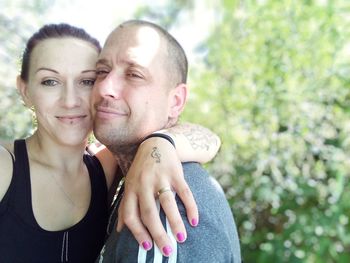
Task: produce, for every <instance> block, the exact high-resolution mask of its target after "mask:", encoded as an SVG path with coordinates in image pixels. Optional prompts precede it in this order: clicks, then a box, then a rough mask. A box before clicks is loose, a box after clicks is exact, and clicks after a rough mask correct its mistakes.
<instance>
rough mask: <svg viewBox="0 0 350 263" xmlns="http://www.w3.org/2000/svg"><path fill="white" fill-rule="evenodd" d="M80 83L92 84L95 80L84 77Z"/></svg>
mask: <svg viewBox="0 0 350 263" xmlns="http://www.w3.org/2000/svg"><path fill="white" fill-rule="evenodd" d="M81 84H83V85H84V86H93V85H94V84H95V80H94V79H84V80H82V81H81Z"/></svg>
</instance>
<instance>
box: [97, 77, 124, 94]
mask: <svg viewBox="0 0 350 263" xmlns="http://www.w3.org/2000/svg"><path fill="white" fill-rule="evenodd" d="M94 89H96V92H98V93H99V94H100V96H102V97H110V98H113V99H120V97H121V93H122V89H123V85H122V80H121V79H120V77H119V76H118V74H116V72H114V71H111V72H109V73H108V75H107V76H106V77H105V78H104V79H102V80H100V81H99V80H98V79H97V80H96V82H95V87H94Z"/></svg>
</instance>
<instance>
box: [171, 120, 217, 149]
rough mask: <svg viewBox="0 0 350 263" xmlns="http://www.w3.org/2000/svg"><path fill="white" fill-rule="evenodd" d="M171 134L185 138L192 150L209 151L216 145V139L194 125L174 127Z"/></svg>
mask: <svg viewBox="0 0 350 263" xmlns="http://www.w3.org/2000/svg"><path fill="white" fill-rule="evenodd" d="M170 130H171V133H172V134H173V135H174V136H176V135H179V134H182V135H184V136H185V137H186V139H187V140H188V142H189V143H190V145H191V147H192V148H193V149H194V150H198V149H201V150H203V149H205V150H207V151H208V150H209V148H210V147H211V146H212V145H215V146H216V145H218V143H219V142H218V141H217V137H216V136H215V134H213V133H212V132H211V131H210V130H209V129H207V128H205V127H203V126H200V125H196V124H181V125H179V126H174V127H172V128H171V129H170Z"/></svg>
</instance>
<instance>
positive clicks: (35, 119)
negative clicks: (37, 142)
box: [29, 106, 38, 128]
mask: <svg viewBox="0 0 350 263" xmlns="http://www.w3.org/2000/svg"><path fill="white" fill-rule="evenodd" d="M29 109H30V110H31V111H32V124H33V126H34V128H36V127H37V126H38V120H37V118H36V114H35V107H34V106H31V107H30V108H29Z"/></svg>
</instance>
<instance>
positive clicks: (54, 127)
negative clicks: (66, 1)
mask: <svg viewBox="0 0 350 263" xmlns="http://www.w3.org/2000/svg"><path fill="white" fill-rule="evenodd" d="M99 53H100V47H99V44H98V42H97V41H96V40H94V39H93V38H91V37H90V36H89V35H87V34H86V33H85V32H84V31H83V30H81V29H77V28H73V27H71V26H68V25H49V26H46V27H44V28H42V29H41V31H39V32H38V33H37V34H36V35H34V36H33V37H32V38H31V39H30V40H29V41H28V43H27V48H26V51H25V53H24V56H23V61H22V71H21V76H20V77H19V78H18V80H17V86H18V88H19V91H20V93H21V95H22V98H23V100H24V102H25V104H26V105H27V106H28V107H33V106H34V111H35V114H36V116H37V123H38V127H37V130H36V132H35V133H34V135H32V136H31V137H29V138H27V139H26V140H17V141H15V143H14V144H13V145H9V146H8V147H7V149H5V148H2V149H1V151H0V166H1V167H2V175H1V176H0V200H1V201H0V257H1V258H0V259H1V262H93V261H94V260H95V258H96V256H97V254H98V253H99V250H100V249H101V247H102V245H103V241H104V236H105V229H106V227H107V225H108V230H109V231H108V233H110V234H109V236H108V238H107V240H106V242H105V245H104V246H103V248H102V250H101V253H100V256H99V258H98V262H136V261H138V260H139V262H142V261H140V260H141V259H137V257H138V256H140V257H144V260H147V262H149V261H148V260H150V258H152V257H153V258H154V259H155V260H156V258H157V257H159V256H158V248H157V247H160V248H161V249H160V250H161V253H162V254H163V256H170V257H169V260H170V261H171V260H174V261H173V262H193V261H195V262H236V260H239V257H240V256H239V247H238V239H237V233H236V229H235V225H234V221H233V218H232V214H230V210H229V207H228V205H227V203H226V200H225V198H224V195H223V194H222V192H220V190H217V189H216V188H215V187H216V186H215V184H214V183H213V182H211V181H210V179H209V177H208V176H207V175H206V174H204V171H203V170H202V169H201V168H200V166H199V165H197V164H195V163H186V164H184V165H183V169H184V173H185V178H186V180H187V182H188V185H189V186H190V188H191V190H192V192H193V195H194V197H195V199H196V202H197V206H198V210H199V214H200V218H199V215H198V210H197V206H196V204H195V202H194V199H193V196H192V193H191V191H190V190H189V188H188V185H187V184H186V182H185V181H184V177H183V171H182V167H181V165H180V164H179V162H178V159H177V154H176V152H175V151H174V148H173V145H172V143H173V141H172V139H174V140H175V143H174V144H176V147H177V152H178V155H179V156H180V158H181V160H182V161H206V160H207V159H208V155H209V159H210V158H211V157H212V155H214V154H215V152H216V151H217V148H216V147H215V145H211V146H210V147H211V148H210V149H211V152H212V153H211V154H209V153H207V155H206V150H203V149H202V150H200V149H197V150H196V149H195V148H193V147H194V146H195V143H197V142H196V141H195V140H194V139H195V138H196V136H199V135H198V134H197V132H198V129H199V131H201V132H202V133H203V132H204V133H206V132H207V131H206V130H205V129H203V128H198V127H197V126H190V125H184V126H174V125H175V124H176V122H177V119H178V117H179V115H180V113H181V111H182V109H183V107H184V103H185V101H186V95H187V87H186V84H185V83H186V76H187V60H186V56H185V54H184V53H183V50H182V48H181V47H180V46H179V44H178V43H177V41H176V40H175V39H174V38H172V37H171V36H170V35H169V34H168V33H167V32H166V31H164V30H162V29H161V28H159V27H158V26H156V25H154V24H151V23H148V22H142V21H129V22H126V23H123V24H122V25H120V26H118V27H117V28H116V29H115V30H114V31H113V32H112V33H111V34H110V36H109V37H108V39H107V41H106V44H105V46H104V48H103V49H102V51H101V53H100V54H99ZM96 60H97V64H96ZM95 65H97V67H96V68H95ZM90 98H91V101H90ZM90 105H91V112H92V113H91V114H90ZM92 116H93V118H92ZM92 119H94V125H93V126H94V133H95V135H96V137H97V138H98V140H99V141H101V142H102V143H103V144H104V145H106V146H107V148H108V149H109V150H110V151H111V152H112V154H111V153H110V152H108V151H107V150H102V151H100V152H98V153H96V155H94V156H91V155H88V154H84V149H85V146H86V143H87V137H88V135H89V133H90V132H91V128H92ZM170 127H173V128H172V129H173V130H172V131H171V128H170ZM168 128H169V129H170V130H169V131H170V132H172V134H173V135H171V137H170V136H169V135H168V134H166V133H164V131H162V133H157V134H152V133H153V132H154V131H157V130H161V129H168ZM197 128H198V129H197ZM169 131H168V132H169ZM150 134H152V135H151V136H148V135H150ZM189 134H190V135H189ZM188 136H191V139H193V138H194V139H193V140H189V141H186V138H189V137H188ZM192 136H194V137H192ZM211 136H212V135H211ZM139 145H140V147H138V146H139ZM191 146H192V148H191ZM199 146H204V143H203V144H201V145H199ZM213 148H214V150H213ZM8 151H9V152H10V153H11V154H9V153H8ZM213 152H214V154H213ZM197 153H198V155H197ZM117 167H119V168H120V169H119V170H120V171H121V172H120V173H118V172H117V173H116V172H115V171H116V168H117ZM124 175H127V176H126V177H125V178H126V179H125V182H124V184H123V186H122V187H121V190H120V191H119V194H118V197H117V199H116V200H115V201H114V203H113V206H111V211H110V216H109V217H108V211H107V210H108V209H109V207H108V205H107V189H110V188H112V185H114V184H113V181H114V182H117V183H118V182H119V181H120V180H121V178H122V177H123V176H124ZM171 189H173V190H175V191H176V193H177V194H178V195H179V197H180V198H179V197H178V196H174V195H173V194H172V191H171ZM112 190H114V188H113V189H112ZM157 192H158V197H159V202H160V204H161V206H162V207H163V209H164V211H165V214H166V215H167V219H168V220H169V222H167V223H169V225H170V226H171V229H172V232H173V233H174V234H175V235H174V236H175V237H176V240H177V241H178V242H184V241H185V240H186V239H187V241H186V242H185V243H184V244H179V245H177V243H176V241H175V242H174V240H175V239H173V236H172V235H170V236H169V237H168V235H167V234H166V233H165V230H164V229H163V227H162V225H161V224H162V223H163V222H164V220H165V215H164V212H163V211H161V213H160V214H161V218H159V216H158V212H157V205H156V204H155V202H154V194H156V193H157ZM180 199H181V200H180ZM181 201H183V203H182V202H181ZM176 204H177V205H178V206H179V210H180V214H179V210H178V209H177V207H176ZM185 209H186V210H185ZM186 216H187V219H188V220H184V222H183V221H182V218H186ZM117 217H118V220H117ZM141 219H142V221H141ZM161 221H162V222H161ZM165 221H167V220H165ZM188 221H189V222H190V223H188ZM124 222H125V223H126V225H127V226H128V227H127V228H126V227H124V226H123V223H124ZM184 224H185V225H186V227H185V226H184ZM197 224H198V226H197V227H196V228H197V229H194V228H193V227H192V226H196V225H197ZM115 228H117V229H118V232H116V231H115ZM165 228H168V225H166V226H165ZM131 233H132V234H133V235H134V236H135V238H134V237H133V236H132V234H131ZM151 236H152V237H153V238H154V240H155V242H156V244H157V246H153V244H152V239H151ZM160 258H161V260H162V255H160ZM176 258H177V259H176ZM152 262H153V261H152ZM154 262H156V261H154Z"/></svg>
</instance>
